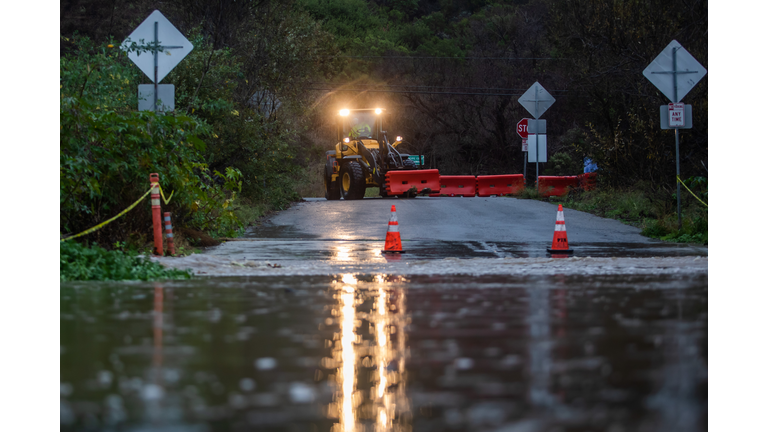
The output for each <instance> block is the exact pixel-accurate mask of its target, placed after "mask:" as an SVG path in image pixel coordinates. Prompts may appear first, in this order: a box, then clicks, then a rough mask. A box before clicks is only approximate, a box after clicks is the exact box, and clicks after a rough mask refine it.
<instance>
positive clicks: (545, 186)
mask: <svg viewBox="0 0 768 432" xmlns="http://www.w3.org/2000/svg"><path fill="white" fill-rule="evenodd" d="M577 187H579V177H578V176H539V196H542V197H550V196H564V195H567V194H568V190H569V188H577Z"/></svg>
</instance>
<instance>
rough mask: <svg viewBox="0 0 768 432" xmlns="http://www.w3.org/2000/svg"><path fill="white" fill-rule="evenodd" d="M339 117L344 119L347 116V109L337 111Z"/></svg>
mask: <svg viewBox="0 0 768 432" xmlns="http://www.w3.org/2000/svg"><path fill="white" fill-rule="evenodd" d="M339 115H340V116H342V117H346V116H348V115H349V110H348V109H343V110H341V111H339Z"/></svg>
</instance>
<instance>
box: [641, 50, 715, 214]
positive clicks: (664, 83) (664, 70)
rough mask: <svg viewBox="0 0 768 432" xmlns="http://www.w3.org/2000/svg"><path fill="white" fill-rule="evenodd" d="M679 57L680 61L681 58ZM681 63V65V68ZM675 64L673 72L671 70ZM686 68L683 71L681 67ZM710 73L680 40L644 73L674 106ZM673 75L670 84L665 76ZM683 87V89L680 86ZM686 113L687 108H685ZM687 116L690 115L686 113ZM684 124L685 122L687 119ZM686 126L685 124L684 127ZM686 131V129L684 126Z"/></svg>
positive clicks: (677, 143) (677, 142) (677, 144)
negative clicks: (680, 78)
mask: <svg viewBox="0 0 768 432" xmlns="http://www.w3.org/2000/svg"><path fill="white" fill-rule="evenodd" d="M678 56H679V58H678ZM678 60H679V61H680V63H682V64H681V65H678ZM670 61H671V66H672V70H669V69H668V68H669V66H670ZM678 66H682V67H678ZM706 73H707V70H706V69H704V66H702V65H701V64H700V63H699V62H698V61H696V59H695V58H694V57H693V56H692V55H691V54H690V53H689V52H688V51H686V50H685V48H683V46H682V45H680V44H679V43H678V42H677V41H676V40H673V41H672V42H670V43H669V45H667V47H666V48H664V50H663V51H662V52H661V54H659V55H658V56H657V57H656V58H655V59H654V60H653V62H651V64H650V65H648V67H646V68H645V70H644V71H643V75H644V76H645V77H646V78H648V80H649V81H650V82H651V83H653V85H655V86H656V87H657V88H658V89H659V90H660V91H661V92H662V93H664V95H665V96H666V97H667V98H669V99H670V100H671V101H672V103H673V104H678V103H679V102H680V99H682V98H683V97H685V95H686V94H688V92H689V91H691V89H692V88H693V87H694V86H695V85H696V84H698V82H699V81H700V80H701V78H703V77H704V75H705V74H706ZM668 75H671V77H672V82H671V83H670V82H669V80H668V79H666V78H665V76H668ZM679 75H686V77H685V78H686V79H684V80H683V81H682V82H681V83H678V76H679ZM678 84H679V85H678ZM683 109H684V107H683ZM686 115H687V113H686ZM683 120H684V119H683ZM683 125H685V123H683ZM669 127H670V128H673V129H675V166H676V169H677V181H676V182H675V183H676V185H677V229H682V227H683V219H682V211H681V204H680V128H681V127H680V126H675V125H669ZM682 127H683V128H684V127H685V126H682Z"/></svg>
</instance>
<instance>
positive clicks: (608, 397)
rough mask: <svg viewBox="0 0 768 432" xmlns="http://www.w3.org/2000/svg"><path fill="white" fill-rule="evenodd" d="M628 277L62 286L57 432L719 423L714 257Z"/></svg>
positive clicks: (621, 427) (518, 430)
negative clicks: (711, 370)
mask: <svg viewBox="0 0 768 432" xmlns="http://www.w3.org/2000/svg"><path fill="white" fill-rule="evenodd" d="M705 260H706V259H701V260H699V261H697V262H701V261H705ZM466 261H474V260H466ZM576 263H578V261H576ZM704 268H705V269H706V266H705V267H704ZM632 273H633V272H632V271H627V272H624V273H623V274H589V275H584V274H569V273H568V272H563V273H560V274H551V275H550V274H546V272H543V273H540V274H531V275H524V274H518V275H509V274H507V275H498V274H497V275H492V274H489V275H474V276H472V275H460V274H423V275H418V274H414V275H409V276H402V275H387V274H376V273H370V274H352V273H347V274H338V275H334V276H295V275H293V276H260V277H253V276H251V277H219V278H197V279H195V280H191V281H174V282H162V283H137V282H130V283H128V282H125V283H65V284H62V285H61V289H60V292H61V303H60V304H61V316H60V319H61V333H60V338H61V355H60V362H61V378H60V380H61V382H60V391H61V409H60V416H61V426H62V430H127V431H181V430H183V431H228V430H232V431H240V430H275V431H278V430H279V431H390V430H396V431H411V430H414V431H443V430H456V431H507V432H527V431H598V430H599V431H612V432H619V431H626V432H629V431H673V430H674V431H698V430H706V428H707V423H706V421H707V332H708V325H707V320H708V318H707V310H708V304H707V290H708V287H707V273H706V270H704V271H700V270H699V271H690V272H682V273H681V272H671V271H670V272H655V271H648V272H642V271H638V272H637V273H638V274H632Z"/></svg>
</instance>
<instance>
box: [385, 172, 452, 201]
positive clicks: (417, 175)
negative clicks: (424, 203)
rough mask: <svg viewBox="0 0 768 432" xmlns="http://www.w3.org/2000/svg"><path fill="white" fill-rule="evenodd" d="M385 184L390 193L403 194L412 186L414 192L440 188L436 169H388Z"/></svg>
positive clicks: (438, 173)
mask: <svg viewBox="0 0 768 432" xmlns="http://www.w3.org/2000/svg"><path fill="white" fill-rule="evenodd" d="M385 185H386V186H387V193H388V194H390V195H400V194H404V193H406V192H408V191H409V190H411V188H414V187H415V188H416V192H422V191H423V190H424V189H430V190H432V191H436V190H440V171H438V170H436V169H430V170H408V171H389V172H388V173H387V176H386V181H385Z"/></svg>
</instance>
